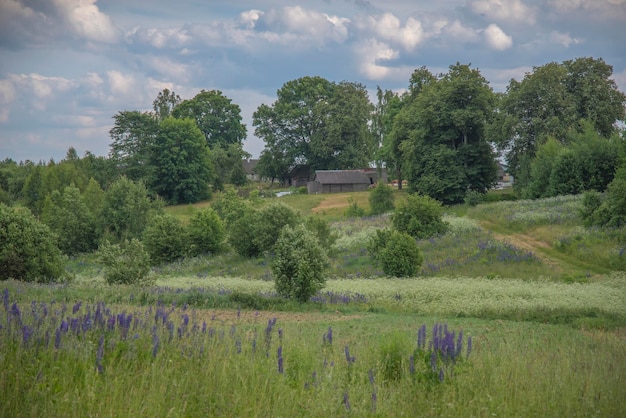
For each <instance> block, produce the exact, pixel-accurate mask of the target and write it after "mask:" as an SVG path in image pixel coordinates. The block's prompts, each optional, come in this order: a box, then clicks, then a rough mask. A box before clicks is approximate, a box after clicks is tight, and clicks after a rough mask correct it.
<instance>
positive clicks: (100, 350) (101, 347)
mask: <svg viewBox="0 0 626 418" xmlns="http://www.w3.org/2000/svg"><path fill="white" fill-rule="evenodd" d="M102 357H104V334H102V336H101V337H100V343H99V344H98V352H97V353H96V369H97V370H98V373H102V371H103V369H102Z"/></svg>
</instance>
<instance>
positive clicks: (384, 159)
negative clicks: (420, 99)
mask: <svg viewBox="0 0 626 418" xmlns="http://www.w3.org/2000/svg"><path fill="white" fill-rule="evenodd" d="M376 97H377V99H378V102H377V104H376V106H375V108H374V114H373V117H372V128H371V129H372V134H373V135H374V138H375V139H376V140H377V141H378V147H379V148H378V150H377V153H376V160H377V167H383V166H384V167H386V169H387V172H388V173H389V174H393V175H394V176H395V178H396V179H398V189H400V190H401V189H402V162H403V158H402V152H401V151H400V144H401V143H402V140H404V139H405V137H403V136H402V135H401V134H400V132H398V131H397V130H396V131H394V130H393V128H394V120H395V118H396V116H397V115H398V114H399V113H400V110H401V109H402V105H403V100H402V99H401V98H400V96H398V95H397V94H395V93H394V92H392V91H391V90H385V91H383V90H382V89H381V88H380V87H378V86H377V90H376ZM400 123H401V122H400V119H398V128H397V129H400V127H401V125H400Z"/></svg>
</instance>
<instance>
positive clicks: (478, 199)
mask: <svg viewBox="0 0 626 418" xmlns="http://www.w3.org/2000/svg"><path fill="white" fill-rule="evenodd" d="M483 196H484V194H483V193H480V192H477V191H476V190H468V191H467V193H465V204H466V205H467V206H476V205H478V204H480V203H482V201H483Z"/></svg>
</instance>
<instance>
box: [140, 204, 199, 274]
mask: <svg viewBox="0 0 626 418" xmlns="http://www.w3.org/2000/svg"><path fill="white" fill-rule="evenodd" d="M143 244H144V246H145V249H146V251H147V252H148V254H150V259H151V260H152V263H153V264H155V265H156V264H165V263H170V262H172V261H174V260H177V259H179V258H181V257H183V256H184V255H185V254H186V252H187V247H188V240H187V234H186V231H185V228H184V227H183V225H182V224H181V222H180V221H179V220H178V219H177V218H175V217H174V216H172V215H157V216H155V217H154V218H153V219H152V220H151V221H150V223H149V224H148V226H147V227H146V229H145V230H144V233H143Z"/></svg>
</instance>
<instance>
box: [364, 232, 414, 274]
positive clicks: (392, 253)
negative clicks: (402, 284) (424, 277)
mask: <svg viewBox="0 0 626 418" xmlns="http://www.w3.org/2000/svg"><path fill="white" fill-rule="evenodd" d="M369 251H370V253H372V254H374V259H375V260H376V261H377V262H378V263H380V265H381V266H382V269H383V272H384V273H385V274H386V275H388V276H393V277H411V276H415V275H416V274H417V272H418V271H419V269H420V267H421V265H422V262H423V257H422V254H421V251H420V249H419V247H418V246H417V243H416V242H415V238H413V237H412V236H410V235H409V234H407V233H404V232H398V231H394V230H391V231H388V232H379V231H377V234H376V236H375V237H374V238H373V240H372V242H371V244H370V246H369Z"/></svg>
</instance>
